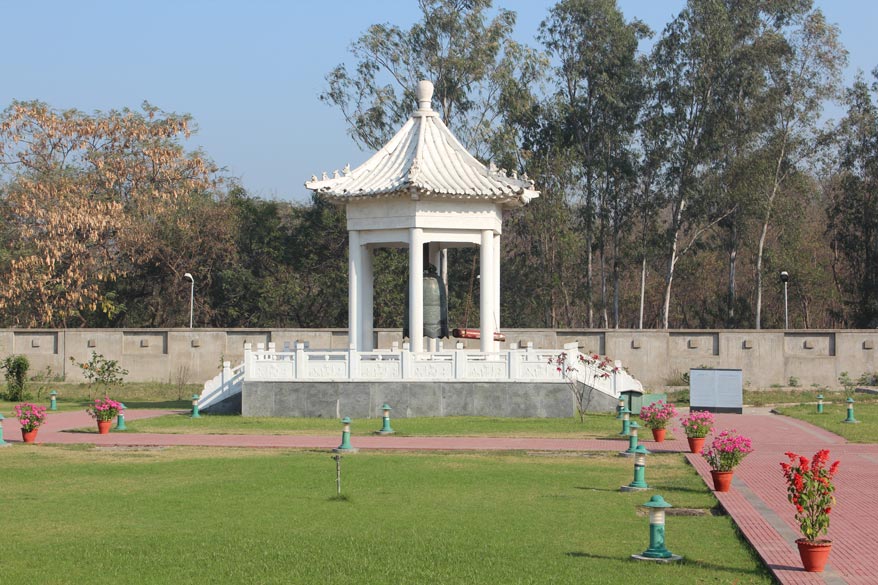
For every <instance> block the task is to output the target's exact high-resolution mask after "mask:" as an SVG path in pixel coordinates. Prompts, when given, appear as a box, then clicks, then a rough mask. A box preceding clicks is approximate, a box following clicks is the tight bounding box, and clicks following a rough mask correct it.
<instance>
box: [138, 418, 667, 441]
mask: <svg viewBox="0 0 878 585" xmlns="http://www.w3.org/2000/svg"><path fill="white" fill-rule="evenodd" d="M391 425H392V427H393V430H394V431H395V432H396V434H397V435H400V436H431V437H446V436H448V437H450V436H466V437H576V438H605V437H607V438H618V437H619V434H618V433H619V431H620V430H621V428H622V423H621V422H620V421H619V420H617V419H616V418H615V416H614V415H611V414H590V415H587V416H586V418H585V422H583V423H581V422H579V419H578V418H575V419H574V418H565V419H557V418H555V419H553V418H488V417H477V416H469V417H463V416H461V417H423V418H397V419H392V420H391ZM127 426H128V428H129V430H130V431H132V432H139V433H199V434H224V435H225V434H260V435H266V434H269V435H336V434H338V433H340V432H341V424H340V423H339V421H338V420H336V419H323V418H267V417H242V416H235V415H206V416H202V417H201V418H200V419H191V418H189V417H188V416H186V415H170V416H163V417H158V418H151V419H145V420H138V421H133V422H130V423H127ZM380 428H381V419H378V418H372V419H356V420H354V422H353V425H352V426H351V432H352V433H353V434H354V435H369V434H372V432H374V431H377V430H378V429H380ZM641 432H643V435H644V436H645V437H646V436H650V437H651V435H650V432H649V429H641Z"/></svg>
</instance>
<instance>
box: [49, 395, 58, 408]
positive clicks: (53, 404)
mask: <svg viewBox="0 0 878 585" xmlns="http://www.w3.org/2000/svg"><path fill="white" fill-rule="evenodd" d="M49 410H58V391H57V390H52V391H51V392H49Z"/></svg>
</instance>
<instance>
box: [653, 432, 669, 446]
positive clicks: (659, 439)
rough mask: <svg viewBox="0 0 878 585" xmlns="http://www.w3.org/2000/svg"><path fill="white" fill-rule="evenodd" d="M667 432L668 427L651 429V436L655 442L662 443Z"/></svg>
mask: <svg viewBox="0 0 878 585" xmlns="http://www.w3.org/2000/svg"><path fill="white" fill-rule="evenodd" d="M667 432H668V429H652V438H653V439H655V442H656V443H662V442H664V440H665V433H667Z"/></svg>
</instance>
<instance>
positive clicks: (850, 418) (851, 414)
mask: <svg viewBox="0 0 878 585" xmlns="http://www.w3.org/2000/svg"><path fill="white" fill-rule="evenodd" d="M847 403H848V416H847V418H846V419H844V420H843V421H841V422H843V423H858V422H860V421H858V420H857V419H855V418H854V399H853V398H848V399H847Z"/></svg>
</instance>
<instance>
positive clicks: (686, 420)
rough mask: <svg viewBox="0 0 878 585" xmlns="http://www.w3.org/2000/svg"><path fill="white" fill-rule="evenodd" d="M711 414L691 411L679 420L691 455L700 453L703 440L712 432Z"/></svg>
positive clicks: (703, 411) (704, 411)
mask: <svg viewBox="0 0 878 585" xmlns="http://www.w3.org/2000/svg"><path fill="white" fill-rule="evenodd" d="M713 422H714V420H713V414H711V413H709V412H707V411H706V410H692V411H690V412H689V414H687V415H686V416H684V417H683V418H681V419H680V424H682V425H683V431H685V432H686V439H688V441H689V450H690V451H691V452H692V453H701V449H702V448H703V447H704V438H705V437H706V436H707V435H709V434H710V433H711V431H713Z"/></svg>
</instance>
